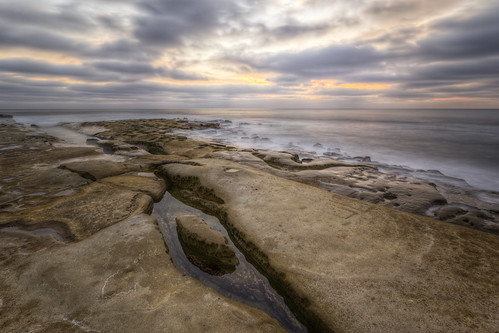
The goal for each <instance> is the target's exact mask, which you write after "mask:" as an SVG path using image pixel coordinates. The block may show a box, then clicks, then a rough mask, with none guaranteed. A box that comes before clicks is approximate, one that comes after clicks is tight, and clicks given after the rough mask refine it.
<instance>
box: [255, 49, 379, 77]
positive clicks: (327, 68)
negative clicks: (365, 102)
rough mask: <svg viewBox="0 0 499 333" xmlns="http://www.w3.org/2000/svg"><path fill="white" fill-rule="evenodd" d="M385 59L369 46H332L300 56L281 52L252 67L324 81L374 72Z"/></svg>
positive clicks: (299, 54) (309, 51)
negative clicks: (345, 75) (329, 78)
mask: <svg viewBox="0 0 499 333" xmlns="http://www.w3.org/2000/svg"><path fill="white" fill-rule="evenodd" d="M384 57H385V56H384V55H383V54H382V53H381V52H379V51H378V50H376V49H374V48H372V47H369V46H359V47H356V46H352V45H331V46H328V47H325V48H322V49H312V50H305V51H302V52H298V53H286V54H282V53H281V54H278V55H276V56H272V57H270V58H267V59H262V60H261V61H259V62H257V63H254V64H253V66H254V67H256V68H263V69H266V70H272V71H276V72H280V73H285V74H292V75H297V76H302V77H308V78H323V77H328V76H333V75H341V74H347V73H349V72H351V71H353V70H361V69H364V68H370V69H374V68H376V67H377V66H379V64H380V62H381V61H382V60H383V59H384Z"/></svg>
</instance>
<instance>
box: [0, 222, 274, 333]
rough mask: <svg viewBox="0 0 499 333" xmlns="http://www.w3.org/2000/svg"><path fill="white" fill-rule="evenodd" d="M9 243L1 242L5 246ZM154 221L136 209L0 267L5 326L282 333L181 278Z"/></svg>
mask: <svg viewBox="0 0 499 333" xmlns="http://www.w3.org/2000/svg"><path fill="white" fill-rule="evenodd" d="M4 246H5V243H4V242H0V248H3V247H4ZM166 251H167V249H166V248H165V244H164V241H163V238H162V237H161V234H160V232H159V231H158V229H157V225H156V223H155V220H154V219H153V218H151V217H150V216H147V215H143V214H141V215H135V216H132V217H130V218H128V219H127V220H125V221H123V222H120V223H117V224H115V225H113V226H111V227H109V228H106V229H103V230H101V231H100V232H97V233H95V234H94V235H92V236H90V237H88V238H87V239H85V240H83V241H81V242H78V243H75V244H71V245H56V246H53V247H51V248H48V249H45V250H43V251H37V252H35V253H32V254H31V255H29V256H26V255H22V254H21V253H16V254H13V255H14V256H16V260H15V261H14V262H11V263H10V265H9V269H5V266H4V263H2V269H0V286H1V288H0V301H1V303H0V304H1V308H0V311H1V313H2V315H1V316H0V330H1V331H2V332H24V331H29V332H85V331H86V332H199V331H203V332H236V331H237V332H283V330H282V328H280V326H279V325H278V324H277V322H276V321H275V320H273V319H271V318H269V317H268V316H267V315H266V314H264V313H263V312H261V311H259V310H256V309H253V308H250V307H248V306H244V305H241V304H239V303H236V302H233V301H230V300H228V299H226V298H225V297H223V296H221V295H220V294H218V293H217V292H215V291H213V290H212V289H211V288H208V287H206V286H204V285H203V284H201V283H200V282H198V281H196V280H194V279H192V278H190V277H188V276H183V275H182V274H181V273H180V272H179V271H178V270H177V269H176V268H175V267H174V266H173V264H172V262H171V260H170V257H169V256H168V254H167V252H166Z"/></svg>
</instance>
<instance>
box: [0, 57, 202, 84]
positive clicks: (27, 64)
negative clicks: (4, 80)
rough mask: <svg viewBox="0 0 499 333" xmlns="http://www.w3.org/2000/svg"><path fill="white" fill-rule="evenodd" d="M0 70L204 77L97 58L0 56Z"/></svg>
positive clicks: (103, 78)
mask: <svg viewBox="0 0 499 333" xmlns="http://www.w3.org/2000/svg"><path fill="white" fill-rule="evenodd" d="M0 72H7V73H22V74H27V75H42V76H55V77H69V78H74V79H84V80H87V81H94V82H109V81H124V82H127V81H137V80H140V79H144V78H149V77H154V76H158V77H170V78H175V79H179V80H200V79H203V78H202V77H200V76H197V75H193V74H188V73H184V72H182V71H179V70H175V69H170V68H167V67H153V66H151V65H150V64H148V63H141V62H123V61H94V62H88V63H84V64H83V65H54V64H50V63H47V62H42V61H35V60H30V59H0Z"/></svg>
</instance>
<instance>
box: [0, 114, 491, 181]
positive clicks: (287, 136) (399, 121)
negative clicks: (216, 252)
mask: <svg viewBox="0 0 499 333" xmlns="http://www.w3.org/2000/svg"><path fill="white" fill-rule="evenodd" d="M0 113H7V114H12V115H14V119H15V120H16V121H18V122H21V123H26V124H37V125H39V126H41V127H42V128H43V127H52V126H55V125H57V124H58V123H60V122H80V121H97V120H117V119H134V118H170V119H171V118H187V119H189V120H202V121H218V122H221V127H220V129H207V130H203V131H197V132H195V133H190V135H195V136H197V137H200V138H206V139H213V140H216V141H222V142H226V143H230V144H234V145H237V146H241V147H247V148H260V149H268V150H279V151H281V150H285V151H292V152H295V153H297V154H298V155H300V157H316V158H317V157H322V156H325V155H334V156H336V157H338V158H340V159H344V160H359V159H362V160H367V159H366V158H367V157H369V159H370V160H371V161H373V162H374V161H376V162H379V163H382V164H386V165H387V166H395V168H392V171H393V169H397V170H404V172H406V173H408V174H409V175H411V174H412V175H413V176H415V177H420V178H424V179H430V180H431V179H438V180H439V181H444V182H445V181H446V182H449V183H452V182H455V183H459V185H460V186H469V187H472V188H476V189H481V190H491V191H499V110H484V109H475V110H471V109H389V110H382V109H165V110H159V109H154V110H151V109H146V110H136V109H133V110H132V109H130V110H0Z"/></svg>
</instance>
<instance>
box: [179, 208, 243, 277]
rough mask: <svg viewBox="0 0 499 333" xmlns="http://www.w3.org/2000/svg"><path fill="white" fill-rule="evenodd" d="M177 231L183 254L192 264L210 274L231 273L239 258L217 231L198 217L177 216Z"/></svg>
mask: <svg viewBox="0 0 499 333" xmlns="http://www.w3.org/2000/svg"><path fill="white" fill-rule="evenodd" d="M176 221H177V232H178V236H179V240H180V244H181V245H182V248H183V250H184V253H185V255H186V256H187V258H188V259H189V261H190V262H192V263H193V264H194V265H196V266H198V267H199V268H200V269H201V270H202V271H204V272H206V273H209V274H211V275H224V274H228V273H232V272H233V271H234V270H235V269H236V266H237V265H238V264H239V260H238V259H237V257H236V253H235V252H234V250H233V249H232V247H231V246H230V245H229V244H228V241H227V238H225V236H224V235H222V233H220V232H219V231H216V230H213V229H210V227H209V226H208V224H206V222H205V221H204V220H203V219H201V218H200V217H197V216H194V215H184V216H178V217H177V218H176Z"/></svg>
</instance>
